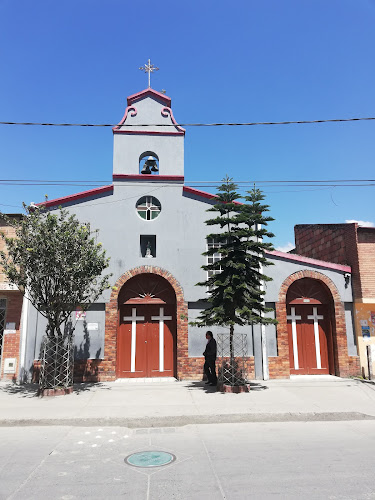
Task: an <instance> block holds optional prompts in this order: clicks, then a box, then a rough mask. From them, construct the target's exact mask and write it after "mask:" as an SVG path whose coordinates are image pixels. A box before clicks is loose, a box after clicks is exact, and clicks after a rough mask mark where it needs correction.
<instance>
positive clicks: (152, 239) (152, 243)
mask: <svg viewBox="0 0 375 500" xmlns="http://www.w3.org/2000/svg"><path fill="white" fill-rule="evenodd" d="M140 252H141V257H143V258H145V259H152V258H154V257H156V236H155V235H154V234H141V239H140Z"/></svg>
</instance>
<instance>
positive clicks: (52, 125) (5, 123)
mask: <svg viewBox="0 0 375 500" xmlns="http://www.w3.org/2000/svg"><path fill="white" fill-rule="evenodd" d="M370 120H375V117H371V116H370V117H360V118H333V119H326V120H288V121H281V122H247V123H226V122H223V123H141V124H126V125H120V124H118V123H42V122H7V121H0V125H26V126H40V127H124V128H132V127H252V126H255V125H302V124H314V123H339V122H359V121H370Z"/></svg>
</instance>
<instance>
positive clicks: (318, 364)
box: [307, 307, 324, 369]
mask: <svg viewBox="0 0 375 500" xmlns="http://www.w3.org/2000/svg"><path fill="white" fill-rule="evenodd" d="M307 319H313V320H314V337H315V355H316V367H317V368H318V369H320V368H321V367H322V360H321V357H320V340H319V323H318V321H319V320H320V319H324V316H323V315H318V308H317V307H313V313H312V314H310V316H307Z"/></svg>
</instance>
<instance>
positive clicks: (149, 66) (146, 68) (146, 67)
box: [139, 59, 159, 89]
mask: <svg viewBox="0 0 375 500" xmlns="http://www.w3.org/2000/svg"><path fill="white" fill-rule="evenodd" d="M139 69H140V70H141V71H144V72H145V73H148V88H149V89H150V88H151V73H153V72H154V71H158V70H159V68H157V67H156V66H154V65H153V64H151V60H150V59H149V60H148V63H147V64H145V65H144V66H141V67H140V68H139Z"/></svg>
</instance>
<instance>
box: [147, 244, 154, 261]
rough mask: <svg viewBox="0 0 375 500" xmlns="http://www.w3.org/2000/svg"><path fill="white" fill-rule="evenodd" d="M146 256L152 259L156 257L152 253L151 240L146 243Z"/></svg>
mask: <svg viewBox="0 0 375 500" xmlns="http://www.w3.org/2000/svg"><path fill="white" fill-rule="evenodd" d="M145 257H146V258H147V259H152V258H153V257H154V256H153V255H152V253H151V243H150V242H149V241H148V242H147V245H146V255H145Z"/></svg>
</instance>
